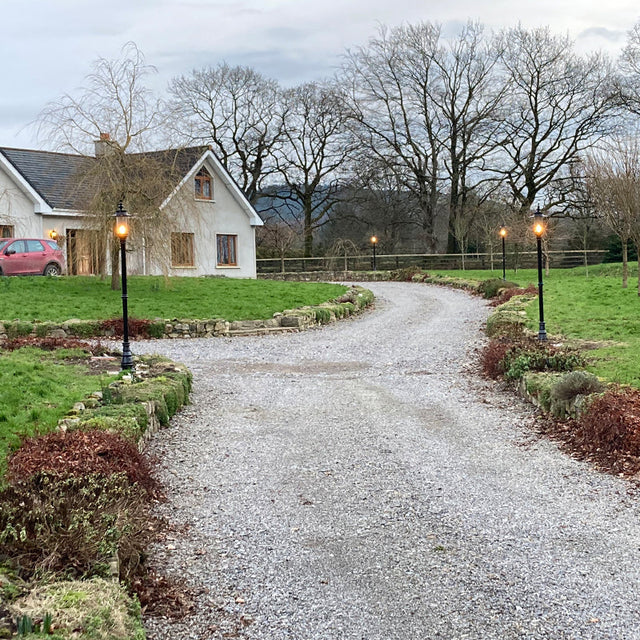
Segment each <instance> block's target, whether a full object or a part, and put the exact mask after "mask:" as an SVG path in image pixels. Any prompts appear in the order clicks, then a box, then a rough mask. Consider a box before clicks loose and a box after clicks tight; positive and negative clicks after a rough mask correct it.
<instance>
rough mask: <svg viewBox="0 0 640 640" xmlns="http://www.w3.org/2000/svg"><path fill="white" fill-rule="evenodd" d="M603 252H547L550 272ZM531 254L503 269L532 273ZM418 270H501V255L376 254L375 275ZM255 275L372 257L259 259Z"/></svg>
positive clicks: (365, 264) (595, 259)
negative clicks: (416, 268)
mask: <svg viewBox="0 0 640 640" xmlns="http://www.w3.org/2000/svg"><path fill="white" fill-rule="evenodd" d="M605 254H606V251H604V250H601V249H589V250H587V251H580V250H577V251H548V252H545V257H548V259H549V264H550V266H551V267H552V268H560V269H568V268H570V267H579V266H583V265H585V264H589V265H592V264H599V263H601V262H602V260H603V259H604V256H605ZM536 260H537V253H536V252H535V251H519V252H517V253H515V252H510V253H508V254H507V256H506V263H507V269H509V270H513V269H533V268H535V266H536ZM412 266H416V267H420V268H421V269H463V268H464V269H494V270H496V271H500V270H501V269H502V254H501V253H499V252H498V253H493V254H490V253H469V254H465V255H464V256H463V255H462V254H460V253H411V254H407V253H398V254H382V255H380V254H377V255H376V269H377V270H378V271H385V270H392V269H404V268H406V267H412ZM257 268H258V273H287V272H288V273H291V272H300V271H371V270H372V269H373V256H372V255H357V256H331V257H326V256H325V257H320V258H284V259H281V258H259V259H258V260H257Z"/></svg>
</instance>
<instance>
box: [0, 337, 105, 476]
mask: <svg viewBox="0 0 640 640" xmlns="http://www.w3.org/2000/svg"><path fill="white" fill-rule="evenodd" d="M83 360H84V361H85V362H88V356H87V354H86V353H85V352H83V351H80V350H76V349H59V350H57V351H53V352H52V351H42V350H40V349H34V348H31V347H29V348H24V349H17V350H16V351H10V352H2V356H1V357H0V478H1V477H2V476H3V475H4V472H5V468H6V455H7V452H9V451H10V450H11V449H12V447H14V446H17V445H18V444H19V443H20V440H21V437H22V436H31V435H35V434H40V433H46V432H48V431H51V430H52V429H53V428H54V427H55V426H56V425H57V423H58V420H59V419H60V418H62V417H63V416H64V415H65V414H66V413H67V412H68V411H69V410H70V409H71V408H72V407H73V405H74V404H75V403H76V402H78V401H79V400H80V399H82V398H83V397H85V396H86V395H88V394H89V393H91V392H93V391H99V390H100V389H101V388H102V386H106V385H107V384H108V383H109V382H111V380H113V379H115V377H116V376H113V377H107V376H105V375H102V376H96V375H88V371H89V367H88V364H83V362H82V361H83ZM0 484H1V481H0Z"/></svg>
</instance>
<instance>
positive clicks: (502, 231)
mask: <svg viewBox="0 0 640 640" xmlns="http://www.w3.org/2000/svg"><path fill="white" fill-rule="evenodd" d="M500 237H501V238H502V281H503V282H504V281H506V279H507V254H506V251H505V239H506V237H507V228H506V227H502V228H501V229H500Z"/></svg>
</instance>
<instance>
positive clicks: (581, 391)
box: [551, 371, 605, 402]
mask: <svg viewBox="0 0 640 640" xmlns="http://www.w3.org/2000/svg"><path fill="white" fill-rule="evenodd" d="M604 388H605V386H604V384H603V383H602V382H600V380H599V379H598V378H597V376H595V375H593V373H589V372H588V371H570V372H569V373H565V374H564V375H563V376H562V377H561V378H560V379H559V380H558V381H557V382H556V383H555V384H554V385H553V387H552V389H551V397H552V399H553V400H559V401H564V402H568V401H571V400H573V399H574V398H575V397H576V396H579V395H582V396H587V395H589V394H591V393H601V392H602V391H604Z"/></svg>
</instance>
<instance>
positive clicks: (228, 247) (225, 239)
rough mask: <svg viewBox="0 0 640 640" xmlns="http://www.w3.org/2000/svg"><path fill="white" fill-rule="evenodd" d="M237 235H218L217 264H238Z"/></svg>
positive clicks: (230, 265) (227, 265)
mask: <svg viewBox="0 0 640 640" xmlns="http://www.w3.org/2000/svg"><path fill="white" fill-rule="evenodd" d="M237 244H238V236H228V235H219V236H218V265H219V266H220V265H222V266H226V267H235V266H236V265H237V264H238V260H237V258H236V253H237V251H236V250H237Z"/></svg>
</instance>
